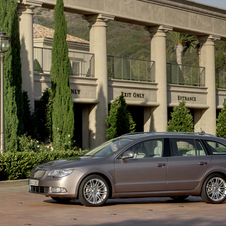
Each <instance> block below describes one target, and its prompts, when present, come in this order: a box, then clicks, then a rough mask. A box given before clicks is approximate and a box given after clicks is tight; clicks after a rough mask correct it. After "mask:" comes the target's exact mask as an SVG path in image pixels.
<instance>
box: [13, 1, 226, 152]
mask: <svg viewBox="0 0 226 226" xmlns="http://www.w3.org/2000/svg"><path fill="white" fill-rule="evenodd" d="M55 2H56V1H55V0H42V1H37V0H32V1H31V0H18V3H19V4H18V15H19V17H20V36H21V47H22V48H21V58H22V71H23V73H22V74H23V90H26V91H28V94H29V97H30V99H31V103H34V101H35V100H38V99H39V98H40V96H41V93H42V92H43V91H44V90H45V88H46V87H50V75H49V69H50V61H49V60H44V57H47V56H48V57H47V58H48V59H50V58H49V56H50V54H51V52H50V48H51V40H52V39H51V37H48V36H44V37H41V38H40V39H39V38H37V39H34V41H33V33H32V31H33V23H32V15H33V9H34V8H35V6H39V7H45V8H50V9H52V8H53V7H54V5H55ZM64 5H65V11H66V12H71V13H78V14H82V15H83V16H84V17H83V18H84V19H86V20H87V21H88V22H90V44H88V43H87V42H86V43H85V42H84V43H82V42H79V41H73V42H70V40H68V44H69V51H70V53H69V58H70V61H71V66H72V71H73V73H72V74H73V76H71V77H70V83H71V89H72V99H73V102H74V103H75V104H78V105H79V106H80V108H79V109H80V112H81V114H80V115H81V128H82V129H81V135H82V142H83V147H85V148H86V147H94V146H97V145H99V144H100V143H102V142H104V141H105V140H106V123H105V119H106V117H107V115H108V106H109V104H110V103H111V102H112V101H113V100H114V99H115V98H116V97H117V96H119V95H120V94H123V95H124V96H125V98H126V101H127V104H128V105H129V106H134V107H133V111H134V109H135V111H136V112H138V116H139V117H140V118H141V120H142V121H143V128H142V129H143V131H157V132H158V131H165V130H166V126H167V122H168V118H167V117H168V110H169V109H170V108H171V107H173V106H176V105H178V101H179V100H186V105H187V107H189V109H191V110H192V112H193V115H194V122H195V131H196V132H201V131H205V132H206V133H211V134H215V133H216V111H217V109H221V108H222V107H223V103H224V101H225V99H226V89H220V88H218V87H216V75H215V55H214V42H215V41H216V40H219V39H222V40H226V10H223V9H219V8H215V7H211V6H207V5H203V4H200V3H196V2H193V1H189V0H177V1H172V0H93V1H88V0H86V1H79V0H64ZM109 20H116V21H122V22H127V23H132V24H138V25H142V26H143V27H144V28H145V29H147V30H148V31H149V32H150V42H151V50H150V55H151V61H139V62H138V61H137V62H138V63H136V64H135V63H134V62H133V60H130V59H124V60H122V59H119V58H116V57H108V56H107V44H106V42H107V40H106V27H107V22H108V21H109ZM35 26H36V25H35ZM170 30H173V31H177V32H184V33H189V34H193V35H196V36H197V37H198V39H199V41H200V49H199V54H200V65H199V67H197V68H193V67H186V66H182V67H181V68H182V71H180V68H179V67H178V66H175V65H168V64H167V62H166V33H167V32H168V31H170ZM34 33H35V32H34ZM34 37H35V36H34ZM89 45H90V46H89ZM74 49H76V51H77V52H81V53H74V51H72V50H74ZM34 59H37V60H38V62H39V64H41V65H42V71H41V72H40V73H34V70H33V62H34ZM123 61H124V62H123ZM125 61H126V62H125ZM124 64H126V65H129V68H130V72H128V73H127V72H126V73H125V72H123V68H122V67H123V65H124ZM120 65H121V66H120ZM135 65H140V68H142V70H140V69H137V68H136V66H135ZM117 68H121V71H122V72H123V73H119V72H118V69H117ZM35 72H38V71H35ZM222 81H223V80H222ZM221 83H222V82H221ZM222 85H224V84H222ZM224 87H225V86H224ZM33 107H34V104H33V105H32V108H33Z"/></svg>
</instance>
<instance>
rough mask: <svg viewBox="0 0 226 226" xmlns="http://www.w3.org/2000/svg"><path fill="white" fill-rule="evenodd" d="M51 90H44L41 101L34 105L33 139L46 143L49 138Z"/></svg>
mask: <svg viewBox="0 0 226 226" xmlns="http://www.w3.org/2000/svg"><path fill="white" fill-rule="evenodd" d="M51 103H52V101H51V90H50V89H46V90H45V91H44V92H43V93H42V97H41V99H40V100H39V101H38V102H37V103H36V106H35V112H34V115H33V118H34V122H35V123H34V131H35V136H34V137H35V138H36V139H38V140H41V141H43V142H44V141H47V140H48V139H49V138H50V137H51V125H52V120H51V119H52V115H51Z"/></svg>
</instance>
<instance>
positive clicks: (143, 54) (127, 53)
mask: <svg viewBox="0 0 226 226" xmlns="http://www.w3.org/2000/svg"><path fill="white" fill-rule="evenodd" d="M66 19H67V27H68V28H67V32H68V34H70V35H73V36H76V37H79V38H82V39H85V40H89V23H88V22H87V21H86V20H83V19H82V16H81V15H77V14H71V13H66ZM34 23H37V24H41V25H43V26H46V27H49V28H53V29H54V19H53V10H46V9H41V8H37V9H36V10H35V15H34ZM167 46H168V43H167ZM107 49H108V55H113V56H119V57H130V58H135V59H145V60H149V59H150V36H149V32H148V31H146V30H145V29H144V27H142V26H137V25H133V24H127V23H121V22H117V21H110V22H108V28H107ZM167 62H169V63H172V62H176V56H175V53H173V54H167ZM182 62H183V64H185V65H192V66H198V65H199V57H198V55H197V49H191V50H190V51H187V52H186V53H185V54H184V55H183V59H182ZM216 68H218V69H219V68H220V69H226V42H223V41H217V42H216Z"/></svg>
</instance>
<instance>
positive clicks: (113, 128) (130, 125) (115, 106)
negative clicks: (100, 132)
mask: <svg viewBox="0 0 226 226" xmlns="http://www.w3.org/2000/svg"><path fill="white" fill-rule="evenodd" d="M106 123H107V125H109V128H108V129H107V138H108V139H113V138H115V137H118V136H120V135H123V134H125V133H130V132H134V131H135V127H136V124H135V122H134V121H133V118H132V116H131V114H130V113H129V111H128V110H127V104H126V101H125V98H124V96H122V95H121V96H119V97H118V98H116V99H115V100H114V102H113V103H112V105H111V108H110V112H109V116H108V117H107V119H106Z"/></svg>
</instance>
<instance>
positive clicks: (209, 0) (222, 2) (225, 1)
mask: <svg viewBox="0 0 226 226" xmlns="http://www.w3.org/2000/svg"><path fill="white" fill-rule="evenodd" d="M193 1H194V2H200V3H203V4H207V5H212V6H216V7H219V8H223V9H226V0H193Z"/></svg>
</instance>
